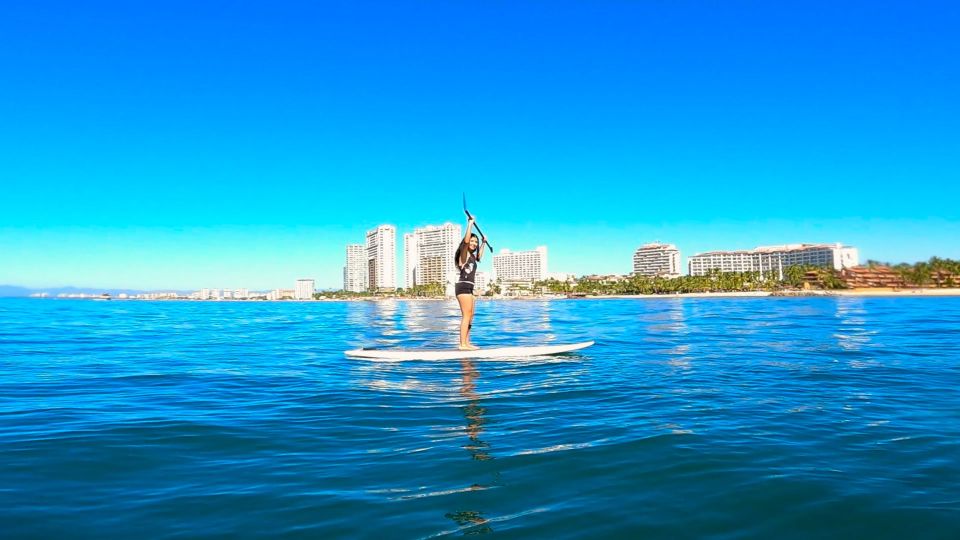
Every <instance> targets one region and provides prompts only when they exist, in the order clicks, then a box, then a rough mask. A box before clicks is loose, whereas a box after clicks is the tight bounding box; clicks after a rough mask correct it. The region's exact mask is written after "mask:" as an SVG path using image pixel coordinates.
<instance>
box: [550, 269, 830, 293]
mask: <svg viewBox="0 0 960 540" xmlns="http://www.w3.org/2000/svg"><path fill="white" fill-rule="evenodd" d="M769 274H770V273H767V275H761V273H760V272H721V271H720V270H717V269H714V270H711V271H710V272H708V273H707V275H705V276H680V277H676V278H665V277H647V276H638V275H632V276H626V277H624V278H622V279H602V278H600V279H588V278H581V279H580V280H579V281H578V282H577V284H576V285H575V286H573V287H572V288H571V289H570V290H569V291H566V292H576V293H585V294H591V295H609V294H625V295H629V294H682V293H706V292H740V291H778V290H783V289H799V288H804V287H814V288H820V289H842V288H844V284H843V281H842V280H841V279H840V275H839V273H838V272H837V271H835V270H833V269H832V268H821V267H816V266H791V267H788V268H785V269H784V271H783V279H782V280H781V279H779V276H772V275H769ZM548 286H549V284H548ZM554 287H557V286H556V285H554ZM558 292H559V291H558Z"/></svg>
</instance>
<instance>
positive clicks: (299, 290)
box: [293, 279, 314, 300]
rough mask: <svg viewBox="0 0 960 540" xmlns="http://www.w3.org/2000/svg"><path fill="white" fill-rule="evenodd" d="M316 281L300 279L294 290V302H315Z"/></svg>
mask: <svg viewBox="0 0 960 540" xmlns="http://www.w3.org/2000/svg"><path fill="white" fill-rule="evenodd" d="M313 284H314V281H313V280H312V279H298V280H297V287H296V288H295V289H294V293H293V298H294V300H313V290H314V285H313Z"/></svg>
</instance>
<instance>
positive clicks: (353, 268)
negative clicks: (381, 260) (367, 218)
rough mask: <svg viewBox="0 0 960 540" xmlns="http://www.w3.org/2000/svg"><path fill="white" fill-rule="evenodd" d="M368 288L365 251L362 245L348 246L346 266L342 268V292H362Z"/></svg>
mask: <svg viewBox="0 0 960 540" xmlns="http://www.w3.org/2000/svg"><path fill="white" fill-rule="evenodd" d="M369 288H370V285H369V282H368V281H367V254H366V249H365V248H364V246H363V244H349V245H347V261H346V265H345V266H344V267H343V290H345V291H348V292H363V291H365V290H367V289H369Z"/></svg>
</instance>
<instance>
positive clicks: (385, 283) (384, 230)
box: [367, 225, 397, 291]
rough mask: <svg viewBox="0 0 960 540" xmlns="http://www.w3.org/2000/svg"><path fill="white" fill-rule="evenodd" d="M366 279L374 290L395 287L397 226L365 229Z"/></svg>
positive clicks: (386, 289)
mask: <svg viewBox="0 0 960 540" xmlns="http://www.w3.org/2000/svg"><path fill="white" fill-rule="evenodd" d="M367 280H368V284H367V286H368V288H370V289H372V290H374V291H393V290H396V288H397V228H396V227H394V226H393V225H380V226H378V227H376V228H375V229H370V230H369V231H367Z"/></svg>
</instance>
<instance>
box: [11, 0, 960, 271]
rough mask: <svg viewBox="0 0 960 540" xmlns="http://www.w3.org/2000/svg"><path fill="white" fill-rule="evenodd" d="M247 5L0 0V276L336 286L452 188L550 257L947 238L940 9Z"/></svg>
mask: <svg viewBox="0 0 960 540" xmlns="http://www.w3.org/2000/svg"><path fill="white" fill-rule="evenodd" d="M268 4H269V3H266V2H237V1H231V2H217V1H211V2H155V3H150V5H145V3H143V2H97V1H93V2H82V3H80V2H66V1H64V2H45V1H42V0H41V1H31V2H13V3H7V4H6V5H5V7H4V12H3V17H2V18H0V36H2V37H0V40H2V45H3V46H2V47H0V193H2V197H3V204H2V210H0V283H7V284H13V285H23V286H29V287H50V286H59V285H77V286H95V287H131V288H148V289H153V288H179V289H190V288H199V287H206V286H209V287H222V286H226V287H241V286H245V287H249V288H253V289H266V288H273V287H280V286H292V284H293V280H294V279H296V278H298V277H314V278H316V279H317V282H318V286H322V287H339V286H341V285H342V274H341V269H342V266H343V259H344V247H345V245H346V244H347V243H351V242H362V241H363V237H364V232H365V231H366V230H367V229H369V228H371V227H373V226H376V225H377V224H380V223H392V224H394V225H396V226H397V227H398V229H399V231H398V251H399V249H400V248H401V244H402V241H401V240H402V233H403V232H407V231H409V230H411V229H412V228H413V227H415V226H420V225H425V224H437V223H442V222H444V221H448V220H459V219H461V217H462V212H461V205H460V195H461V192H463V191H466V192H467V194H468V197H469V198H470V202H471V206H472V207H473V208H472V210H473V211H474V213H475V214H476V215H477V216H478V219H479V220H480V223H481V225H482V227H483V228H484V230H485V231H486V232H487V233H488V234H489V236H490V239H491V241H492V242H493V243H494V244H495V245H496V247H497V248H500V247H507V248H510V249H514V250H522V249H531V248H533V247H535V246H537V245H543V244H545V245H547V246H548V247H549V249H550V270H552V271H566V272H573V273H577V274H585V273H595V272H599V273H626V272H628V271H629V270H630V258H631V254H632V251H633V250H634V249H635V248H636V247H637V246H638V245H640V244H642V243H646V242H649V241H653V240H661V241H664V242H671V243H675V244H677V245H678V246H679V247H680V249H681V251H682V252H683V255H684V256H688V255H692V254H694V253H698V252H701V251H708V250H713V249H738V248H751V247H755V246H757V245H762V244H775V243H790V242H843V243H846V244H851V245H854V246H857V247H859V248H860V250H861V258H862V259H864V260H865V259H867V258H872V259H880V260H893V261H901V260H905V261H911V262H912V261H915V260H920V259H926V258H928V257H930V256H931V255H939V256H944V257H952V258H960V128H958V126H960V99H958V96H960V33H958V32H957V29H958V28H960V4H958V3H956V2H948V1H944V2H884V1H869V2H867V1H864V2H856V1H850V2H836V1H825V2H768V1H759V0H758V1H753V2H738V1H730V2H683V1H677V2H665V1H649V2H627V1H610V2H602V1H600V2H559V1H549V2H548V1H538V2H515V1H510V2H507V1H503V2H497V1H484V2H425V1H420V2H400V1H384V2H359V1H344V2H326V3H325V2H285V3H283V5H281V6H272V5H268ZM401 272H402V259H398V274H399V273H401Z"/></svg>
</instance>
